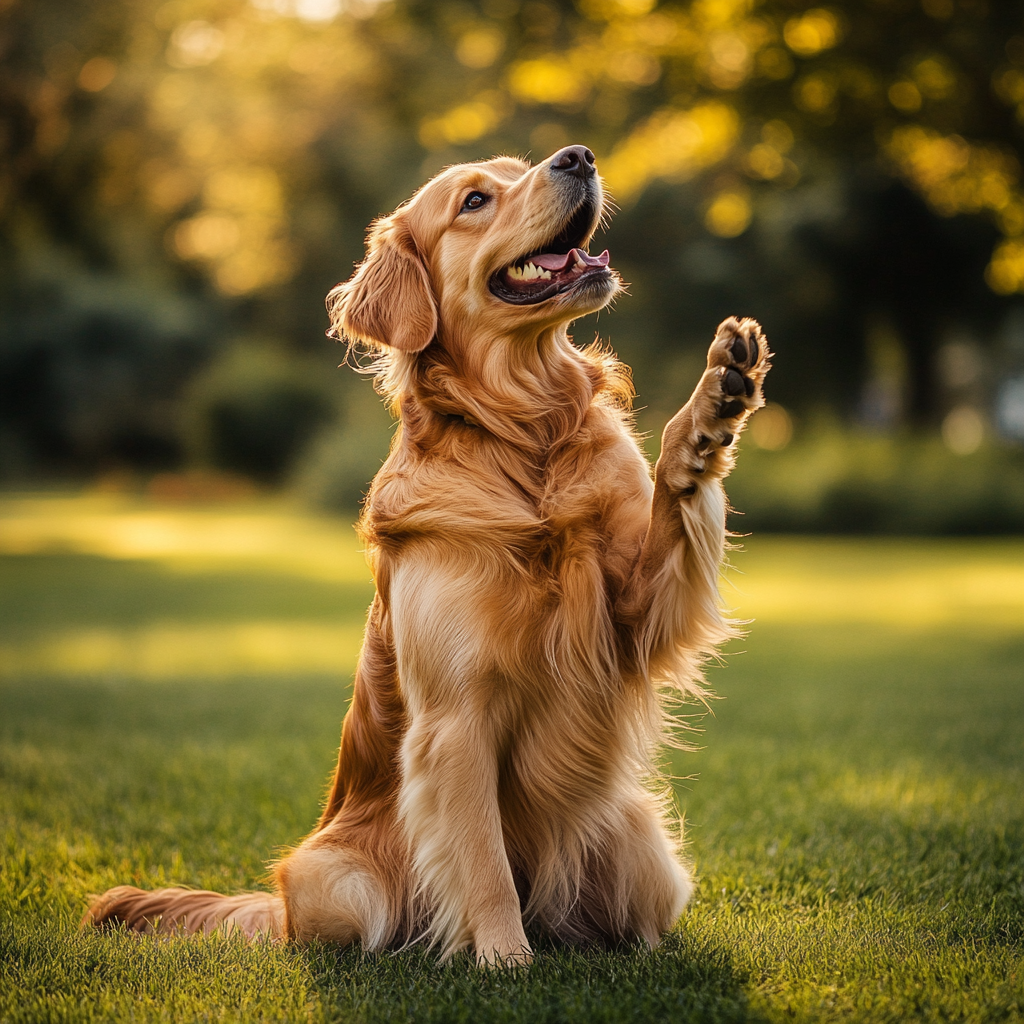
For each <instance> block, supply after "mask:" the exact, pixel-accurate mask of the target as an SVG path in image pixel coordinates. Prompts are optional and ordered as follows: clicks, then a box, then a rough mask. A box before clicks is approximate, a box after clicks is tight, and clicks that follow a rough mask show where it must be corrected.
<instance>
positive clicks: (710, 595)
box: [85, 146, 770, 964]
mask: <svg viewBox="0 0 1024 1024" xmlns="http://www.w3.org/2000/svg"><path fill="white" fill-rule="evenodd" d="M604 208H605V198H604V193H603V190H602V185H601V179H600V177H599V176H598V174H597V170H596V167H595V165H594V156H593V154H592V153H591V152H590V151H589V150H588V149H585V148H584V147H583V146H569V147H566V148H565V149H562V150H560V151H559V152H557V153H555V154H554V155H553V156H552V157H550V158H549V159H547V160H544V161H543V162H541V163H539V164H537V165H536V166H530V165H529V164H528V163H526V162H524V161H522V160H518V159H512V158H509V157H501V158H498V159H494V160H489V161H486V162H481V163H471V164H462V165H459V166H455V167H450V168H448V169H447V170H445V171H443V172H441V173H440V174H438V175H437V177H435V178H434V179H433V180H432V181H430V182H428V183H427V184H426V185H425V186H424V187H423V188H422V189H420V191H419V192H417V193H416V195H415V196H414V197H413V198H412V199H411V200H409V201H408V202H407V203H405V204H404V205H402V206H401V207H399V208H398V210H396V211H395V212H394V213H393V214H391V215H390V216H388V217H384V218H382V219H380V220H378V221H377V222H376V223H375V224H374V225H373V226H372V228H371V230H370V233H369V240H368V246H367V254H366V259H365V261H364V262H363V263H362V264H361V265H360V266H359V267H358V268H357V270H356V272H355V274H354V275H353V277H352V278H351V279H350V280H349V281H347V282H346V283H344V284H341V285H339V286H338V287H337V288H335V289H334V290H333V291H332V292H331V294H330V295H329V296H328V306H329V309H330V313H331V317H332V322H333V324H334V330H335V332H336V333H337V334H338V335H340V336H343V337H346V338H348V339H349V340H350V341H354V342H358V343H361V344H363V345H366V346H369V347H371V348H372V349H373V350H375V351H376V352H378V353H380V358H379V361H378V362H377V364H376V371H377V375H378V387H379V389H380V390H381V391H382V393H383V394H384V395H385V396H386V397H387V399H388V400H389V402H390V403H391V407H392V409H393V410H394V412H395V413H396V415H397V416H398V418H399V420H400V426H399V428H398V431H397V433H396V434H395V438H394V441H393V443H392V445H391V452H390V455H389V456H388V459H387V461H386V462H385V463H384V465H383V467H382V468H381V470H380V472H379V473H378V474H377V476H376V478H375V479H374V481H373V484H372V486H371V488H370V491H369V495H368V497H367V499H366V503H365V507H364V509H363V512H362V516H361V519H360V523H359V530H360V535H361V537H362V539H363V540H364V542H365V544H366V550H367V552H368V557H369V560H370V564H371V566H372V568H373V574H374V577H375V580H376V586H377V593H376V597H375V598H374V601H373V604H372V606H371V607H370V610H369V618H368V621H367V624H366V635H365V640H364V643H363V648H362V654H361V656H360V660H359V667H358V670H357V672H356V679H355V691H354V695H353V700H352V706H351V708H350V709H349V712H348V715H347V716H346V718H345V722H344V727H343V729H342V735H341V749H340V753H339V757H338V766H337V770H336V773H335V776H334V783H333V786H332V788H331V790H330V794H329V796H328V798H327V801H326V805H325V806H324V810H323V814H322V815H321V818H320V821H319V823H318V825H317V827H316V829H315V831H314V832H313V833H312V834H311V835H310V836H309V837H308V838H307V839H306V840H305V841H304V842H303V843H302V844H301V845H300V846H299V847H297V848H296V849H294V850H293V851H292V852H290V853H289V854H288V855H287V856H286V857H284V858H283V859H282V860H281V861H280V862H279V863H278V864H277V865H276V867H275V869H274V874H275V880H276V891H275V893H274V894H270V893H248V894H245V895H241V896H234V897H225V896H222V895H219V894H216V893H208V892H195V891H189V890H184V889H164V890H160V891H157V892H151V893H147V892H143V891H141V890H139V889H135V888H132V887H130V886H119V887H118V888H115V889H111V890H110V891H109V892H107V893H105V894H104V895H102V896H100V897H98V898H97V899H96V900H95V901H94V903H93V905H92V906H91V908H90V909H89V911H88V912H87V914H86V918H85V920H86V922H88V923H91V924H93V925H98V926H101V925H108V924H112V923H123V924H124V925H126V926H127V927H129V928H131V929H134V930H136V931H140V932H153V933H160V932H166V933H179V934H182V933H184V934H188V933H192V932H197V931H204V932H209V931H211V930H213V929H214V928H217V927H222V928H228V929H231V928H234V929H239V930H241V931H243V932H244V933H245V934H247V935H250V936H251V935H257V934H266V935H272V936H281V937H287V938H289V939H294V940H300V941H301V940H307V939H314V938H319V939H325V940H334V941H337V942H342V943H348V942H354V941H356V940H360V941H361V942H362V944H363V946H364V947H366V948H369V949H381V948H386V947H394V946H397V945H401V944H403V943H407V942H409V941H414V940H419V939H425V940H427V941H429V942H431V943H433V944H437V945H439V946H440V947H441V949H442V950H443V951H444V953H445V954H449V953H451V952H453V951H456V950H461V949H467V948H468V949H471V950H472V951H473V953H474V954H475V956H476V958H477V960H478V961H479V962H480V963H488V964H503V963H522V962H526V961H528V960H529V959H530V957H531V951H530V944H529V942H528V941H527V937H526V932H525V930H524V923H527V924H529V923H531V922H532V923H533V924H534V925H535V926H537V927H538V928H540V929H542V930H544V931H546V932H547V933H549V934H551V935H553V936H556V937H558V938H560V939H564V940H569V941H583V942H588V941H601V942H616V941H619V940H637V939H639V940H642V941H644V942H646V943H648V944H649V945H651V946H654V945H656V944H657V943H658V942H659V940H660V938H661V936H662V935H663V934H664V933H665V932H666V931H667V930H668V929H670V928H671V927H672V926H673V924H674V923H675V921H676V920H677V918H678V917H679V915H680V913H681V911H682V909H683V907H684V906H685V904H686V902H687V900H688V899H689V897H690V894H691V891H692V888H693V882H692V879H691V875H690V872H689V871H688V869H687V867H686V866H685V864H684V863H683V861H682V860H681V858H680V853H679V844H680V841H681V836H680V835H679V830H678V828H677V827H676V826H675V825H674V824H673V823H672V822H671V821H670V820H668V815H667V810H666V808H667V806H668V805H669V800H668V797H667V794H666V793H665V792H664V790H665V786H664V784H663V783H662V784H658V783H657V782H656V780H657V774H656V772H655V771H654V768H653V764H652V757H653V756H654V754H655V752H656V750H657V749H658V747H659V744H661V743H662V742H664V741H665V739H666V735H667V734H666V714H665V698H666V695H671V694H673V693H674V694H675V695H676V696H679V695H682V696H686V695H693V694H697V695H699V694H701V692H702V689H701V687H702V682H701V664H702V661H703V660H704V659H705V658H706V657H707V656H708V655H709V654H710V653H711V652H713V651H714V650H715V649H716V647H717V646H718V645H719V644H721V643H722V642H723V641H724V640H726V639H727V638H728V637H729V636H731V635H732V633H733V630H732V626H731V624H730V622H729V621H728V620H727V619H726V618H725V617H724V616H723V612H722V609H721V606H720V602H719V595H718V591H717V579H718V573H719V567H720V563H721V560H722V557H723V549H724V546H725V538H726V530H725V513H726V498H725V493H724V491H723V488H722V480H723V478H724V477H725V476H726V475H727V474H728V472H729V471H730V469H731V468H732V466H733V462H734V459H735V454H736V448H735V444H736V438H737V436H738V435H739V433H740V431H741V430H742V428H743V426H744V422H745V420H746V419H747V417H748V416H749V414H750V413H751V412H752V411H753V410H755V409H757V408H758V407H759V406H760V405H762V404H763V399H762V394H761V385H762V382H763V380H764V377H765V374H766V373H767V371H768V367H769V356H770V353H769V350H768V346H767V344H766V342H765V340H764V338H763V337H762V335H761V331H760V328H759V326H758V325H757V323H756V322H754V321H753V320H737V319H729V320H726V321H725V323H723V324H722V325H721V326H720V327H719V328H718V332H717V334H716V336H715V339H714V341H713V343H712V345H711V348H710V351H709V353H708V360H707V370H706V371H705V373H704V374H703V376H702V377H701V379H700V382H699V383H698V384H697V388H696V390H695V391H694V393H693V395H692V397H691V398H690V400H689V402H687V404H686V405H685V406H684V407H683V409H682V410H681V411H680V412H679V413H678V414H677V415H676V416H675V417H674V418H673V419H672V420H671V422H670V423H669V424H668V426H667V427H666V429H665V434H664V439H663V442H662V450H661V457H660V459H659V460H658V464H657V466H656V468H655V470H654V474H653V480H652V475H651V472H650V469H649V467H648V463H647V461H646V460H645V458H644V456H643V454H642V453H641V450H640V447H639V444H638V441H637V437H636V434H635V432H634V430H633V427H632V422H631V399H632V388H631V383H630V377H629V372H628V370H627V369H626V368H625V367H624V366H623V365H622V364H620V363H619V362H617V361H616V360H615V359H614V358H613V357H612V356H611V355H609V354H608V353H607V352H605V351H603V350H602V349H601V348H599V347H598V346H597V345H596V344H595V345H593V346H591V347H590V348H587V349H583V350H580V349H579V348H577V347H575V346H574V345H573V344H572V341H571V339H570V337H569V335H568V333H567V328H568V326H569V324H570V322H571V321H572V320H574V319H575V318H577V317H580V316H582V315H584V314H586V313H591V312H594V311H595V310H599V309H601V308H602V307H604V306H606V305H607V304H608V303H609V302H610V301H611V300H612V299H613V298H614V297H615V295H616V294H617V293H618V292H619V290H620V288H621V281H620V279H619V277H618V275H617V274H616V273H615V271H613V270H612V269H610V267H609V265H608V263H609V258H608V253H607V252H604V253H602V254H601V255H600V256H591V255H590V254H589V253H588V251H587V245H588V243H589V241H590V239H591V237H592V235H593V234H594V231H595V230H596V228H597V226H598V223H599V221H600V219H601V217H602V214H603V211H604Z"/></svg>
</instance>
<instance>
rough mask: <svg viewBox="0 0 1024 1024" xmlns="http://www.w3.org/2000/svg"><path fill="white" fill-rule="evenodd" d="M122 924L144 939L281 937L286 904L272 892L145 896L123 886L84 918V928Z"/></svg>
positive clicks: (164, 891) (107, 894) (182, 891)
mask: <svg viewBox="0 0 1024 1024" xmlns="http://www.w3.org/2000/svg"><path fill="white" fill-rule="evenodd" d="M118 925H123V926H124V927H126V928H128V930H129V931H133V932H138V933H139V934H142V935H195V934H197V933H199V932H202V933H203V934H204V935H209V934H210V933H211V932H213V931H215V930H220V931H222V932H232V931H238V932H241V933H242V934H243V935H245V936H246V938H249V939H255V938H259V937H264V938H273V939H280V938H284V934H285V912H284V900H282V899H281V897H280V896H274V895H272V894H271V893H269V892H247V893H243V894H242V895H240V896H223V895H222V894H221V893H219V892H207V891H205V890H202V889H156V890H154V891H153V892H146V891H145V890H144V889H136V888H135V887H134V886H132V885H119V886H117V887H116V888H114V889H108V890H107V891H106V892H105V893H103V895H102V896H97V897H95V898H94V899H93V901H92V903H91V904H90V906H89V909H88V910H87V911H86V912H85V916H84V917H83V918H82V927H83V928H88V927H90V926H91V927H94V928H113V927H116V926H118Z"/></svg>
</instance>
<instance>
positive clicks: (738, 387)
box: [722, 346, 753, 395]
mask: <svg viewBox="0 0 1024 1024" xmlns="http://www.w3.org/2000/svg"><path fill="white" fill-rule="evenodd" d="M734 347H735V346H734ZM751 384H753V382H751ZM722 390H723V391H724V392H725V393H726V394H727V395H742V394H743V393H744V392H745V391H746V385H745V384H744V378H743V374H742V373H740V372H739V370H734V369H732V368H730V369H728V370H726V371H725V376H724V377H723V378H722Z"/></svg>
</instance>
